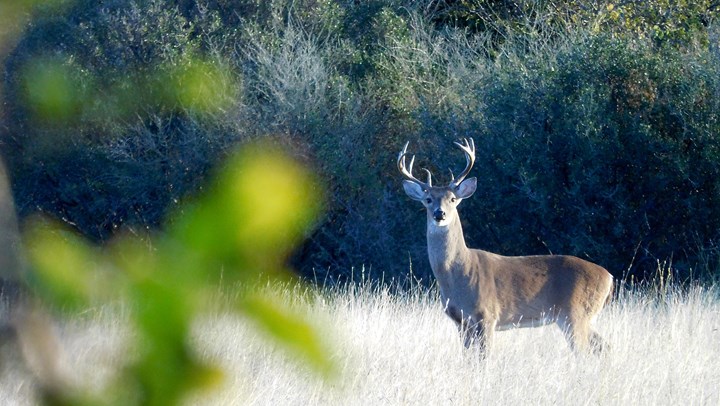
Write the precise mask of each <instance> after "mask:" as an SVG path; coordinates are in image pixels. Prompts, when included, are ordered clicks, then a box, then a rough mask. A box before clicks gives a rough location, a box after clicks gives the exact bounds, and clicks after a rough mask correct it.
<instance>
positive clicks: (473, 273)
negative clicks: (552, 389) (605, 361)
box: [397, 139, 613, 352]
mask: <svg viewBox="0 0 720 406" xmlns="http://www.w3.org/2000/svg"><path fill="white" fill-rule="evenodd" d="M408 144H409V143H406V144H405V146H404V147H403V149H402V151H400V154H399V155H398V159H397V166H398V169H399V170H400V172H401V173H402V175H403V176H404V178H405V179H404V180H403V188H404V189H405V193H406V194H407V195H408V196H409V197H410V198H412V199H414V200H417V201H419V202H422V204H423V205H424V206H425V209H426V212H427V248H428V257H429V259H430V266H431V268H432V271H433V274H434V275H435V278H436V280H437V283H438V286H439V288H440V295H441V298H442V301H443V304H444V306H445V312H446V313H447V315H448V316H449V317H450V318H451V319H452V320H454V321H455V323H457V325H458V327H459V329H460V332H461V333H462V334H463V336H464V338H465V346H466V347H469V346H470V345H471V344H472V343H478V345H479V346H480V347H481V348H482V349H483V350H485V349H486V348H487V347H488V346H489V345H490V344H491V343H492V338H493V333H494V331H496V330H506V329H510V328H516V327H536V326H541V325H546V324H551V323H556V324H557V325H558V326H559V327H560V329H561V330H562V331H563V333H564V334H565V337H566V338H567V341H568V343H569V344H570V347H571V348H573V349H575V350H576V351H580V352H599V351H601V350H602V348H603V345H604V344H603V339H602V337H600V335H599V334H598V333H597V332H595V331H594V330H593V328H592V322H593V321H594V319H595V318H596V317H597V314H598V313H599V312H600V310H602V308H603V306H604V305H605V303H606V302H607V301H609V300H610V296H611V294H612V286H613V278H612V276H611V275H610V273H609V272H608V271H607V270H605V269H604V268H603V267H601V266H599V265H595V264H593V263H591V262H588V261H585V260H582V259H580V258H577V257H573V256H565V255H535V256H516V257H508V256H502V255H498V254H493V253H491V252H487V251H482V250H479V249H470V248H468V247H467V245H466V244H465V237H464V235H463V230H462V225H461V223H460V216H459V215H458V210H457V207H458V205H459V204H460V202H461V201H462V200H463V199H467V198H469V197H470V196H472V194H473V193H474V192H475V189H476V188H477V179H476V178H474V177H473V178H469V179H465V178H466V177H467V175H468V174H469V173H470V170H471V169H472V166H473V164H474V162H475V143H474V142H473V140H472V139H470V141H469V142H468V140H464V142H463V143H462V144H460V143H458V142H455V145H457V146H458V147H460V149H462V151H463V152H464V154H465V158H466V166H465V169H464V170H463V171H462V173H461V174H460V176H458V178H457V179H454V178H453V179H452V180H451V182H450V184H449V185H447V186H433V185H432V173H431V172H430V171H429V170H427V169H423V171H425V172H426V173H427V182H422V181H420V180H418V179H417V178H416V177H415V176H414V175H413V173H412V172H413V163H414V161H415V156H412V158H411V159H410V163H409V165H406V157H407V156H408V155H409V153H408V152H407V147H408Z"/></svg>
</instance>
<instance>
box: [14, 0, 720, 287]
mask: <svg viewBox="0 0 720 406" xmlns="http://www.w3.org/2000/svg"><path fill="white" fill-rule="evenodd" d="M91 3H92V2H86V3H85V2H84V3H81V4H80V3H78V4H76V5H75V7H74V8H72V9H69V11H68V12H67V13H68V14H67V16H68V17H69V18H55V17H53V16H44V17H43V18H40V19H38V20H37V21H35V22H34V23H33V25H32V27H30V28H29V29H28V30H27V32H26V33H25V34H24V36H23V38H22V40H21V41H20V42H19V44H18V46H17V47H16V48H15V50H14V51H13V53H12V54H11V56H10V58H9V59H8V60H7V63H6V65H5V72H6V78H7V79H6V85H5V89H6V91H5V93H4V97H5V104H4V105H5V106H6V110H5V113H6V114H5V118H4V123H3V131H2V141H3V144H2V148H3V151H4V153H5V154H6V156H7V157H8V158H7V159H8V161H9V166H10V168H11V169H12V173H13V188H14V192H15V195H16V196H17V198H18V207H19V209H20V211H21V214H22V215H25V216H26V215H29V214H31V213H33V212H35V211H37V210H40V211H44V212H48V213H53V214H54V215H55V216H56V217H58V218H61V219H63V220H64V221H66V222H67V223H70V224H73V225H74V226H75V227H76V228H77V229H78V230H79V231H80V232H81V233H82V234H85V235H88V236H90V237H91V238H92V239H94V240H108V239H111V238H112V236H113V235H114V234H116V233H117V232H118V230H119V229H124V228H131V229H133V230H142V229H145V228H148V227H149V228H154V227H161V226H162V224H163V223H162V219H163V218H166V216H167V213H169V212H171V211H173V210H174V208H175V207H177V202H179V201H183V200H185V199H188V198H190V199H192V196H193V195H195V194H196V193H199V191H200V190H201V189H202V188H204V187H205V186H204V184H205V180H206V178H207V174H208V173H209V172H210V171H212V168H214V167H215V165H217V163H218V162H219V161H220V160H221V159H222V158H223V157H224V156H226V155H227V153H228V151H230V150H231V148H232V147H233V146H234V145H236V144H238V143H240V144H244V143H247V142H250V141H252V140H257V139H267V140H270V142H273V143H277V144H282V145H286V146H287V147H288V148H289V149H290V150H291V151H292V152H293V154H294V156H295V157H297V158H298V159H300V160H302V161H303V162H306V163H311V164H312V167H313V168H314V170H316V171H317V173H318V174H319V176H320V177H321V178H322V179H323V180H324V181H325V182H326V184H327V191H328V192H327V206H326V207H327V211H326V214H325V215H324V216H323V217H322V218H320V219H319V220H318V225H317V226H318V227H317V228H316V229H315V230H314V231H313V233H312V235H310V236H308V238H307V239H306V240H305V241H304V243H303V244H302V246H301V247H300V248H298V249H297V250H295V251H294V252H293V253H292V259H293V262H294V263H295V264H296V265H298V267H299V268H300V269H301V271H302V272H303V273H304V274H305V275H309V276H312V277H315V278H317V279H319V280H327V281H329V282H332V281H335V280H337V279H342V278H345V277H352V276H353V271H352V268H353V267H360V266H362V265H366V268H365V269H367V274H368V275H369V276H370V277H371V278H372V277H377V278H379V277H381V276H382V275H385V278H386V279H392V278H396V279H403V278H404V277H405V275H406V274H407V269H408V264H411V265H412V268H413V274H414V276H415V277H417V278H420V279H422V280H424V281H429V279H430V276H429V275H430V270H429V267H428V265H427V262H426V255H427V254H426V249H425V241H424V233H425V231H424V222H423V220H422V216H421V215H419V214H418V212H417V207H416V206H415V205H413V204H412V202H409V201H407V200H406V199H405V197H404V195H403V193H402V191H401V188H400V187H399V181H398V174H397V169H396V168H395V164H394V159H395V157H396V154H397V152H398V151H399V149H400V147H401V146H402V144H403V143H404V142H405V141H408V140H409V141H411V142H412V143H411V145H412V148H413V150H415V151H419V152H420V153H421V154H422V155H421V156H418V161H419V162H418V167H420V166H422V167H427V168H429V169H431V170H433V172H434V174H435V175H436V177H437V178H438V181H439V182H442V181H447V179H448V178H449V175H448V171H447V169H448V168H453V169H455V168H456V167H458V166H461V163H462V158H461V157H460V156H458V154H457V151H455V150H453V148H452V141H454V140H456V139H458V138H461V137H470V136H472V137H474V138H475V140H476V142H477V144H478V145H479V146H480V148H478V159H477V164H476V165H477V167H476V169H475V171H476V172H475V173H476V174H477V176H478V177H479V178H480V182H481V185H482V188H481V189H480V192H478V195H477V196H475V197H473V198H472V199H469V200H468V201H467V202H464V203H463V206H461V213H462V217H463V219H464V222H465V223H464V226H465V231H466V235H467V238H468V240H469V241H470V242H471V245H472V246H475V247H480V248H485V249H490V250H494V251H498V252H500V253H504V254H530V253H547V252H548V251H551V252H555V253H567V254H575V255H579V256H583V257H586V258H589V259H592V260H594V261H596V262H598V263H600V264H602V265H604V266H606V267H608V268H609V269H610V270H611V271H612V272H613V273H614V274H615V275H616V276H621V275H622V274H623V273H624V272H627V273H630V274H635V275H636V276H638V277H640V276H642V275H643V273H644V272H646V271H648V272H653V271H654V269H655V268H656V264H657V261H658V260H661V261H662V260H665V259H669V258H672V262H673V264H674V266H675V267H676V268H677V269H679V270H680V271H681V272H682V273H684V274H686V275H689V274H690V273H694V274H695V275H697V274H698V273H699V272H700V271H698V270H699V269H702V270H703V271H702V272H705V273H708V274H713V273H715V272H716V269H717V266H718V264H719V263H720V255H718V254H717V253H718V252H719V251H718V250H717V243H716V241H717V240H718V235H717V231H716V230H717V229H718V223H717V221H718V218H720V214H718V212H717V210H716V209H715V207H716V206H717V205H716V202H717V196H716V194H717V190H718V189H719V188H718V186H717V181H716V180H715V179H716V174H717V171H718V168H717V165H716V164H715V162H717V159H716V158H717V156H718V150H720V148H719V146H718V141H717V139H716V138H717V137H716V136H715V134H717V133H718V120H717V115H716V113H715V112H716V111H717V110H718V106H717V103H716V101H715V99H716V98H715V97H713V95H714V94H716V93H717V91H718V90H717V89H718V81H717V79H716V77H718V75H717V73H718V72H717V70H718V66H720V62H718V60H719V59H718V55H719V53H718V49H717V46H716V45H715V42H717V41H714V40H713V39H716V38H717V25H715V23H713V13H714V8H713V7H712V5H711V4H707V2H700V3H693V4H692V5H691V4H683V3H672V5H671V4H670V3H668V2H663V1H653V2H613V3H612V6H610V4H611V3H610V2H576V1H572V2H571V1H566V2H530V1H527V2H504V1H455V2H451V1H442V2H432V3H425V4H424V6H421V5H420V4H419V3H417V2H403V1H390V0H387V1H381V0H375V1H367V2H365V1H363V2H354V1H284V0H276V1H271V2H259V1H255V0H236V1H235V0H233V1H229V0H228V1H219V0H213V1H207V2H200V1H171V0H148V1H138V2H135V3H132V4H130V3H126V2H122V1H114V2H109V3H106V4H105V5H104V6H102V7H101V6H98V5H96V4H95V3H92V4H91ZM663 21H664V22H663ZM655 26H657V28H656V27H655ZM36 75H37V77H38V78H39V79H43V78H44V79H43V81H44V82H42V83H47V84H46V85H42V86H40V85H38V84H37V83H41V82H40V81H38V82H37V83H33V81H32V80H29V79H28V78H35V77H36ZM166 84H172V86H165V85H166ZM55 85H57V86H58V88H63V87H64V88H66V89H74V91H70V92H69V93H66V92H57V94H58V95H62V96H63V97H65V98H66V99H62V98H60V97H55V96H53V92H47V94H45V93H44V92H42V91H40V92H38V91H31V90H32V89H33V88H41V89H46V88H47V89H52V88H53V86H55ZM33 95H35V96H33ZM36 96H37V97H38V98H37V99H35V98H34V97H36ZM54 105H55V106H57V109H58V110H50V109H51V107H52V106H54ZM45 110H48V111H49V112H48V113H42V111H45ZM43 116H45V118H42V117H43ZM268 134H270V136H268ZM222 209H223V208H222V207H218V208H217V210H218V211H219V210H222ZM209 224H211V223H209ZM215 226H217V227H223V226H224V224H216V225H215ZM173 227H179V225H174V226H173ZM198 235H200V234H198ZM198 238H200V237H198ZM202 238H207V241H214V240H213V233H212V229H211V228H208V229H207V230H206V232H205V234H203V237H202ZM258 244H260V241H258ZM217 249H220V248H217Z"/></svg>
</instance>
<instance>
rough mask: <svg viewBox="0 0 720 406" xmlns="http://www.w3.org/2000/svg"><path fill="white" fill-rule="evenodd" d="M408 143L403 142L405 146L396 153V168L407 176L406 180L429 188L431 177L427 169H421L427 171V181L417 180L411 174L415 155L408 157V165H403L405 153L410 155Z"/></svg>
mask: <svg viewBox="0 0 720 406" xmlns="http://www.w3.org/2000/svg"><path fill="white" fill-rule="evenodd" d="M408 144H410V142H409V141H408V142H406V143H405V146H404V147H403V149H402V151H400V154H399V155H398V159H397V166H398V169H399V170H400V173H402V174H403V176H405V177H406V178H407V180H409V181H411V182H415V183H417V184H418V185H420V187H422V188H423V189H429V188H430V187H432V178H431V175H430V171H428V170H427V169H423V170H425V171H426V172H428V182H427V183H425V182H423V181H421V180H419V179H418V178H416V177H415V176H413V174H412V168H413V164H414V163H415V155H413V156H412V158H410V165H409V166H406V165H405V157H406V156H407V155H410V153H409V152H407V147H408Z"/></svg>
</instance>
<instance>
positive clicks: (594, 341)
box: [590, 329, 609, 354]
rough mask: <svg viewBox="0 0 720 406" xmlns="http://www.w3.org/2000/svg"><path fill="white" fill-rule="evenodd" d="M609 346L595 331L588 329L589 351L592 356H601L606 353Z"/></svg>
mask: <svg viewBox="0 0 720 406" xmlns="http://www.w3.org/2000/svg"><path fill="white" fill-rule="evenodd" d="M608 349H609V346H608V344H607V342H606V341H605V340H604V339H603V338H602V336H600V334H598V333H597V331H595V330H593V329H590V350H591V351H592V352H593V353H594V354H601V353H602V352H603V351H607V350H608Z"/></svg>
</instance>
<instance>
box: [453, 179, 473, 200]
mask: <svg viewBox="0 0 720 406" xmlns="http://www.w3.org/2000/svg"><path fill="white" fill-rule="evenodd" d="M475 189H477V178H470V179H465V180H464V181H462V182H461V183H460V184H459V185H458V186H457V187H456V188H455V196H457V197H459V198H461V199H467V198H468V197H470V196H472V195H473V193H475Z"/></svg>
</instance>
